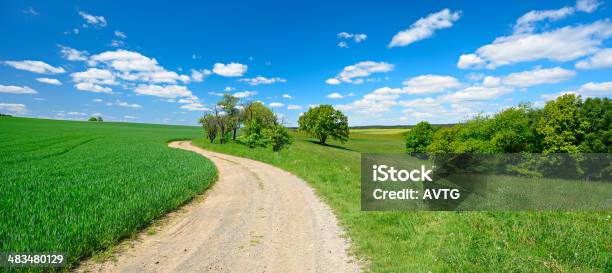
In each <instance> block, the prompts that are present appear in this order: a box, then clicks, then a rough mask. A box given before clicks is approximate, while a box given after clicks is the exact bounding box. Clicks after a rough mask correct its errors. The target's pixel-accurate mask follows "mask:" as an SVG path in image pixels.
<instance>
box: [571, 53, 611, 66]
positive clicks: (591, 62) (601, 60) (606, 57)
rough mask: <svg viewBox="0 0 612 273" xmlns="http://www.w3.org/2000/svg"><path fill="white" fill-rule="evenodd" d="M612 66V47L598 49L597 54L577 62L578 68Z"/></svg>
mask: <svg viewBox="0 0 612 273" xmlns="http://www.w3.org/2000/svg"><path fill="white" fill-rule="evenodd" d="M610 67H612V48H606V49H602V50H600V51H597V53H595V55H593V56H591V57H589V58H588V59H586V60H582V61H579V62H577V63H576V68H578V69H601V68H610Z"/></svg>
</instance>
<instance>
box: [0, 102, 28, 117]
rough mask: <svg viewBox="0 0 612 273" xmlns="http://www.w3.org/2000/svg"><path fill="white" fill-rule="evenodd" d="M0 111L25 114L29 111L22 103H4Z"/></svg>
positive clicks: (0, 106) (0, 103)
mask: <svg viewBox="0 0 612 273" xmlns="http://www.w3.org/2000/svg"><path fill="white" fill-rule="evenodd" d="M0 110H4V111H8V112H11V113H18V114H23V113H25V112H27V111H28V109H27V107H26V106H25V105H23V104H21V103H3V102H0Z"/></svg>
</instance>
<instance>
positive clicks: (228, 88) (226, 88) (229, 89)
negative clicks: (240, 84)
mask: <svg viewBox="0 0 612 273" xmlns="http://www.w3.org/2000/svg"><path fill="white" fill-rule="evenodd" d="M223 90H224V91H227V92H230V91H234V90H236V88H233V87H231V86H226V87H225V88H223Z"/></svg>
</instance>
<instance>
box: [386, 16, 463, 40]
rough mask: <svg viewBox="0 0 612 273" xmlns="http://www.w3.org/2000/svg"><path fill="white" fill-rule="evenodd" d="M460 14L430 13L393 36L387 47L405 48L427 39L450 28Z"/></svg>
mask: <svg viewBox="0 0 612 273" xmlns="http://www.w3.org/2000/svg"><path fill="white" fill-rule="evenodd" d="M460 14H461V13H460V12H451V11H450V10H449V9H443V10H441V11H439V12H436V13H431V14H429V15H427V17H424V18H421V19H419V20H418V21H416V22H415V23H414V24H412V26H410V28H408V29H406V30H402V31H400V32H398V33H397V34H395V36H393V38H392V39H391V42H390V43H389V47H395V46H407V45H409V44H411V43H414V42H416V41H419V40H423V39H427V38H429V37H431V36H432V35H433V34H434V31H436V30H438V29H444V28H449V27H452V26H453V22H454V21H457V20H459V17H461V15H460Z"/></svg>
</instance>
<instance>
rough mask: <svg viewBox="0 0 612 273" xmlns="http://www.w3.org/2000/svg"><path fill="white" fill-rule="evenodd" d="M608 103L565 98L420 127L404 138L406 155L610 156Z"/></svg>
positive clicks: (611, 108) (611, 137) (611, 131)
mask: <svg viewBox="0 0 612 273" xmlns="http://www.w3.org/2000/svg"><path fill="white" fill-rule="evenodd" d="M611 122H612V103H611V101H610V99H608V98H587V99H585V100H583V99H582V98H581V97H580V96H576V95H574V94H565V95H562V96H560V97H558V98H557V99H556V100H551V101H548V102H547V103H546V104H545V106H544V107H543V108H534V107H532V105H530V104H519V105H518V106H516V107H512V108H508V109H506V110H503V111H501V112H499V113H497V114H495V115H493V116H484V115H478V116H476V117H475V118H473V119H471V120H468V121H466V122H464V123H460V124H457V125H455V126H452V127H436V126H432V125H431V124H429V123H428V122H425V121H423V122H420V123H418V124H417V125H416V126H415V127H414V128H412V129H411V130H410V131H409V132H408V133H407V134H406V150H407V151H408V152H411V153H436V152H449V153H466V152H474V153H521V152H527V153H610V152H612V127H611V124H612V123H611Z"/></svg>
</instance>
